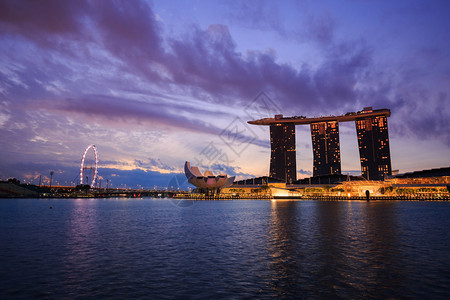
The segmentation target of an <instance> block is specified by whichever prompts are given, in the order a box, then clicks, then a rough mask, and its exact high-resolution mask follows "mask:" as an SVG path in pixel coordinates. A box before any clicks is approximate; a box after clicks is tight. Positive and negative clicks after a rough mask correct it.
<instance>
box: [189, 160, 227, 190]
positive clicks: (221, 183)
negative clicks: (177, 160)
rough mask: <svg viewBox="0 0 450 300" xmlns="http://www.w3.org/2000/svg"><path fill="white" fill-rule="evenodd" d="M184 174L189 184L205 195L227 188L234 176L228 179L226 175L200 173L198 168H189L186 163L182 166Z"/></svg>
mask: <svg viewBox="0 0 450 300" xmlns="http://www.w3.org/2000/svg"><path fill="white" fill-rule="evenodd" d="M184 173H185V174H186V178H187V180H188V182H189V183H190V184H193V185H195V186H196V187H197V188H200V189H202V190H203V191H204V192H205V193H206V194H215V193H218V192H219V190H220V189H221V188H226V187H229V186H230V185H232V184H233V182H234V178H235V176H232V177H228V175H227V174H220V175H217V176H216V175H214V174H213V172H211V171H205V173H204V174H202V173H201V172H200V170H199V169H198V167H191V164H190V163H189V162H188V161H187V162H186V163H185V164H184Z"/></svg>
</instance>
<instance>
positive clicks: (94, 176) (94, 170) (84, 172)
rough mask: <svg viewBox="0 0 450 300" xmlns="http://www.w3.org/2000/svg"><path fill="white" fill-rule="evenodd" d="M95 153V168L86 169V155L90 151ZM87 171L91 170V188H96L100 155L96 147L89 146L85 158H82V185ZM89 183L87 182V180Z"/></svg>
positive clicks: (84, 154) (85, 151)
mask: <svg viewBox="0 0 450 300" xmlns="http://www.w3.org/2000/svg"><path fill="white" fill-rule="evenodd" d="M91 148H92V150H93V151H94V158H95V164H94V166H93V167H85V166H84V160H85V159H86V154H87V153H88V151H89V149H91ZM86 170H91V174H92V175H91V178H92V180H91V184H90V185H91V187H94V185H95V180H96V179H97V173H98V154H97V148H95V145H89V146H88V147H87V148H86V150H84V153H83V157H82V158H81V167H80V184H83V180H84V177H85V176H86ZM86 181H87V180H86ZM86 183H87V182H86Z"/></svg>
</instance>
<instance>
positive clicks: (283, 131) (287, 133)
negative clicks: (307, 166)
mask: <svg viewBox="0 0 450 300" xmlns="http://www.w3.org/2000/svg"><path fill="white" fill-rule="evenodd" d="M278 117H279V116H278ZM270 147H271V154H270V172H269V176H270V177H273V178H277V179H281V180H283V181H284V182H292V181H295V180H297V166H296V151H295V125H294V124H292V123H283V124H274V125H270Z"/></svg>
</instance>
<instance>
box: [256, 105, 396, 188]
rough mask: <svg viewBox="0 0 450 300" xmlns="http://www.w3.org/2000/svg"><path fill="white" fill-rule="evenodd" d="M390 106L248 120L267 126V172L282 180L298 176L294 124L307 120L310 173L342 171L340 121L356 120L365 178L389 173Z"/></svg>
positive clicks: (336, 172)
mask: <svg viewBox="0 0 450 300" xmlns="http://www.w3.org/2000/svg"><path fill="white" fill-rule="evenodd" d="M390 116H391V111H390V110H389V109H377V110H373V109H372V107H366V108H364V109H363V110H362V111H359V112H349V113H346V114H345V115H341V116H325V117H317V118H316V117H315V118H307V117H305V116H294V117H283V115H275V117H274V118H264V119H260V120H255V121H249V122H248V123H249V124H253V125H268V126H270V146H271V156H270V172H269V176H270V177H274V178H278V179H281V180H283V181H285V182H293V181H295V180H297V167H296V149H295V148H296V147H295V125H306V124H309V125H310V127H311V137H312V146H313V159H314V160H313V161H314V163H313V176H323V175H331V174H341V151H340V146H339V122H349V121H355V124H356V133H357V136H358V146H359V157H360V161H361V173H362V176H363V177H364V178H365V179H367V180H382V179H383V178H384V177H385V176H386V175H391V172H392V170H391V155H390V151H389V133H388V123H387V117H390Z"/></svg>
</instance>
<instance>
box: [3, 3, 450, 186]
mask: <svg viewBox="0 0 450 300" xmlns="http://www.w3.org/2000/svg"><path fill="white" fill-rule="evenodd" d="M449 11H450V2H449V1H429V0H425V1H413V0H410V1H335V0H333V1H259V0H258V1H251V0H250V1H137V0H136V1H106V0H95V1H94V0H93V1H84V0H73V1H70V0H65V1H49V0H40V1H33V0H29V1H18V0H13V1H9V0H0V102H1V109H0V150H1V156H0V179H3V180H5V179H7V178H9V177H16V178H18V179H20V180H21V181H26V182H32V183H36V184H37V183H38V181H39V176H42V177H41V178H42V181H43V182H45V180H48V178H49V177H50V175H49V174H50V171H54V172H55V173H54V175H53V180H54V181H56V183H59V184H71V182H77V181H78V180H79V178H78V174H79V168H80V162H81V156H82V154H83V152H84V150H85V149H86V147H87V146H89V145H91V144H95V145H96V148H97V150H98V154H99V175H100V178H101V179H102V185H103V186H104V185H106V181H108V182H109V184H110V186H111V185H112V186H122V185H127V186H132V187H137V186H143V187H154V186H158V187H160V186H161V187H162V186H167V185H176V184H178V182H181V181H182V177H180V176H178V177H176V176H175V175H176V174H179V173H180V172H182V170H183V165H184V162H185V161H186V160H188V161H191V163H192V164H193V165H200V166H202V167H204V168H206V167H208V168H210V169H213V170H214V171H215V172H228V173H229V174H233V175H237V176H238V178H249V177H251V176H262V175H267V174H268V169H269V157H270V140H269V130H268V128H267V127H258V126H253V125H247V124H246V122H247V121H248V120H250V119H251V118H256V117H257V118H260V117H270V116H272V115H273V114H275V113H282V114H284V115H287V116H289V115H305V116H320V115H330V114H331V115H338V114H342V113H346V112H348V111H358V110H361V109H362V108H363V107H365V106H372V107H373V108H374V109H378V108H389V109H391V112H392V115H391V117H390V118H389V133H390V149H391V157H392V168H393V169H399V170H400V172H401V173H403V172H408V171H415V170H423V169H429V168H437V167H445V166H449V165H450V159H449V158H450V124H449V116H450V105H449V102H450V100H449V97H450V95H449V94H450V56H449V55H448V54H449V53H450V18H449V17H448V12H449ZM340 134H341V135H340V139H341V160H342V170H343V173H350V174H357V173H358V172H360V165H359V154H358V150H357V140H356V129H355V125H354V124H353V123H341V124H340ZM296 139H297V169H298V176H299V177H305V176H309V174H311V171H312V155H313V154H312V149H311V148H312V147H311V136H310V134H309V127H307V126H297V136H296ZM92 161H93V151H92V150H90V151H89V152H88V154H87V161H86V164H87V165H90V164H92Z"/></svg>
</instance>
